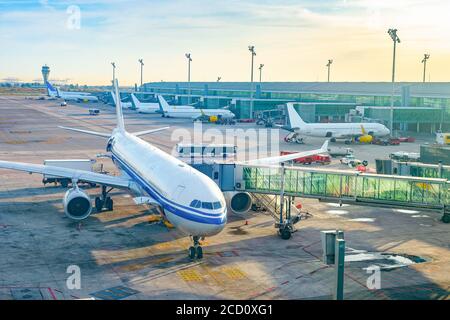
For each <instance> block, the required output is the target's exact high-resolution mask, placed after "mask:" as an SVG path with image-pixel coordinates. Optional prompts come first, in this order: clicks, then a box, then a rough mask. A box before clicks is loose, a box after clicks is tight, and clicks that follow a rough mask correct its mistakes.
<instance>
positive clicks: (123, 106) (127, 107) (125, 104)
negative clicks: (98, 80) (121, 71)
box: [111, 91, 133, 109]
mask: <svg viewBox="0 0 450 320" xmlns="http://www.w3.org/2000/svg"><path fill="white" fill-rule="evenodd" d="M111 96H112V98H113V101H114V105H115V106H116V105H117V100H116V94H115V93H114V92H112V91H111ZM119 99H120V95H119ZM120 105H121V106H122V108H126V109H131V108H133V104H132V103H131V102H123V101H122V100H120Z"/></svg>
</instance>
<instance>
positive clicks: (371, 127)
mask: <svg viewBox="0 0 450 320" xmlns="http://www.w3.org/2000/svg"><path fill="white" fill-rule="evenodd" d="M362 128H364V131H365V132H366V133H367V134H370V135H373V136H375V137H383V136H387V135H389V133H390V132H389V129H387V128H386V127H385V126H384V125H382V124H380V123H314V124H304V125H303V126H302V127H301V128H295V130H294V131H295V132H296V133H299V134H300V135H306V136H311V137H324V138H337V139H345V138H353V137H359V136H361V135H363V133H362V132H363V129H362Z"/></svg>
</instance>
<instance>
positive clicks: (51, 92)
mask: <svg viewBox="0 0 450 320" xmlns="http://www.w3.org/2000/svg"><path fill="white" fill-rule="evenodd" d="M45 85H46V87H47V94H48V96H49V97H56V96H57V95H58V91H56V89H55V88H54V87H53V86H52V85H51V84H50V82H48V81H46V82H45Z"/></svg>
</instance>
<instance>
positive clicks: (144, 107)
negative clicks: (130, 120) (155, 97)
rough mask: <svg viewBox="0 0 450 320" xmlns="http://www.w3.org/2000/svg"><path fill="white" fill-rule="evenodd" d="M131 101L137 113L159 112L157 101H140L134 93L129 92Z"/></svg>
mask: <svg viewBox="0 0 450 320" xmlns="http://www.w3.org/2000/svg"><path fill="white" fill-rule="evenodd" d="M131 103H132V105H133V107H134V108H135V109H136V110H137V111H138V112H139V113H161V109H160V107H159V103H156V102H155V103H142V102H140V101H139V99H138V98H136V96H135V95H134V93H132V94H131Z"/></svg>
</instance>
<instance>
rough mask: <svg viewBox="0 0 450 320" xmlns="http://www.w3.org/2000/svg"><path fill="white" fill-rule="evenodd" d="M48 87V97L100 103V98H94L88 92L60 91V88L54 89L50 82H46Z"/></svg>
mask: <svg viewBox="0 0 450 320" xmlns="http://www.w3.org/2000/svg"><path fill="white" fill-rule="evenodd" d="M46 86H47V93H48V96H49V97H52V98H61V99H64V100H65V101H77V102H98V98H97V97H96V96H93V95H91V94H90V93H87V92H70V91H60V90H59V88H55V87H53V86H52V85H51V84H50V82H48V81H47V82H46Z"/></svg>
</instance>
